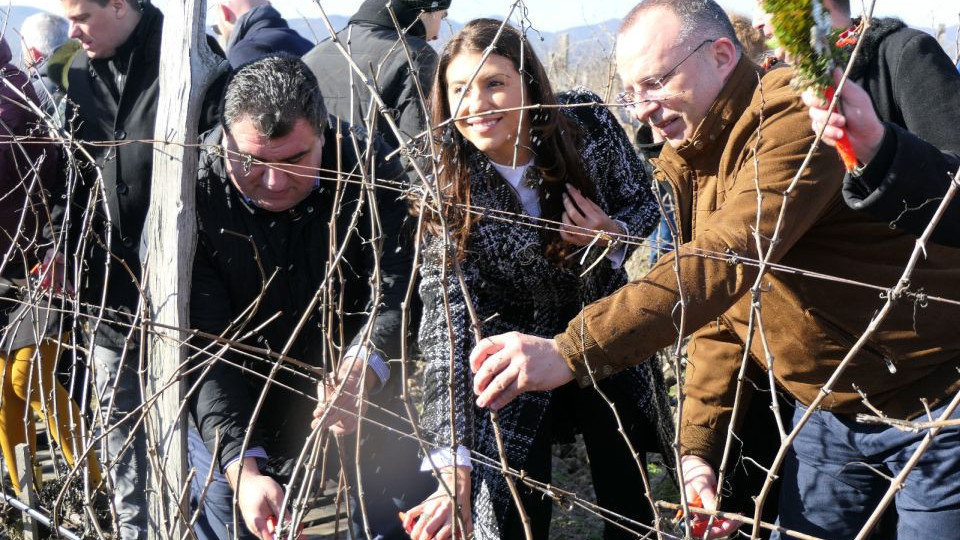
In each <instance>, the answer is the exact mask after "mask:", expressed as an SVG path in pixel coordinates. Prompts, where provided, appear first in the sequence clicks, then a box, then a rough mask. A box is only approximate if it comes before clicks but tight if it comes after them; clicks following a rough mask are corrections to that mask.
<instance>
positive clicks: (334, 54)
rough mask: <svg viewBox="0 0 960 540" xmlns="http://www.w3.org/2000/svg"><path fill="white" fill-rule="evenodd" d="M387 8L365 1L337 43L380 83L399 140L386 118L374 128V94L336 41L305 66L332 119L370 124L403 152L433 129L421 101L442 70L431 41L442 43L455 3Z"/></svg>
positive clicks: (397, 2)
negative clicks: (443, 28) (406, 145)
mask: <svg viewBox="0 0 960 540" xmlns="http://www.w3.org/2000/svg"><path fill="white" fill-rule="evenodd" d="M387 4H388V2H385V1H384V0H365V1H364V3H363V4H361V6H360V9H358V10H357V12H356V13H355V14H354V15H353V16H352V17H351V18H350V24H349V25H348V26H347V27H346V28H344V29H343V30H341V31H340V32H338V33H337V38H338V39H339V41H340V43H341V44H342V45H343V46H344V47H347V48H348V49H349V53H350V56H351V58H352V59H353V61H354V62H355V63H356V64H357V65H358V66H359V67H360V69H361V70H363V72H364V76H365V77H367V78H369V79H371V80H375V81H376V88H377V89H378V92H379V94H380V97H381V98H382V99H383V103H384V105H385V106H386V108H387V110H389V111H390V114H391V115H392V116H393V119H394V121H395V122H396V124H397V127H398V128H399V130H400V134H399V135H400V136H399V137H398V135H397V133H395V132H394V131H393V130H392V129H390V126H389V125H388V124H387V122H386V120H384V119H383V118H382V117H377V118H376V119H375V120H374V123H372V124H370V123H369V122H370V119H369V117H368V114H369V112H370V106H371V103H370V91H369V90H368V89H367V87H366V86H364V84H363V79H362V78H361V77H360V76H359V75H358V74H357V73H356V72H355V71H353V69H352V67H351V65H350V63H348V62H347V60H346V58H345V57H344V55H343V53H342V52H341V50H340V48H339V47H338V46H337V44H336V43H335V42H334V41H333V40H326V41H322V42H320V43H319V44H317V46H316V47H314V48H313V49H312V50H311V51H310V52H309V53H307V54H306V55H304V57H303V61H304V62H306V63H307V65H308V66H310V69H311V70H313V73H314V75H316V76H317V80H319V81H320V91H321V92H323V97H324V100H325V101H326V103H327V108H328V110H329V111H330V113H331V114H333V115H335V116H339V117H340V118H342V119H343V120H346V121H347V122H350V123H351V124H353V125H366V126H367V127H368V128H370V130H371V131H374V132H376V133H378V134H380V135H381V136H382V137H383V138H384V140H385V141H386V142H387V144H389V145H390V146H391V147H393V148H399V147H400V145H401V142H403V143H407V142H409V141H410V140H411V138H414V137H416V136H417V135H419V134H420V133H422V132H423V130H424V129H425V127H426V125H427V122H426V119H427V111H426V109H425V107H426V105H425V104H424V103H423V100H422V99H421V97H426V96H428V95H429V93H430V86H431V85H432V84H433V74H434V71H435V70H436V67H437V53H436V51H434V50H433V47H431V46H430V44H429V43H428V42H429V41H431V40H434V39H436V38H437V36H438V34H439V32H440V22H441V20H442V19H443V18H444V17H446V15H447V9H448V8H449V7H450V0H434V1H428V0H390V2H389V6H390V9H387ZM391 10H392V11H393V15H394V16H395V17H396V19H397V23H399V28H400V29H402V30H405V32H404V33H402V34H403V42H404V44H405V45H406V47H403V46H401V42H400V38H401V31H400V30H398V27H397V24H395V23H394V22H393V17H392V16H391V13H390V12H391ZM405 48H406V49H407V50H409V54H410V58H409V60H408V58H407V52H406V51H405V50H404V49H405ZM373 106H374V108H376V107H377V105H376V104H374V105H373ZM420 140H422V139H420Z"/></svg>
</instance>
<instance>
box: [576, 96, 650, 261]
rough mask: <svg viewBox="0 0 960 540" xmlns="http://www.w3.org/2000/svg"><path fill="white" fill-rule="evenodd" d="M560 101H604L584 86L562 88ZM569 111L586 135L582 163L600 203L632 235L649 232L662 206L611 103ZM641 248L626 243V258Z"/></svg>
mask: <svg viewBox="0 0 960 540" xmlns="http://www.w3.org/2000/svg"><path fill="white" fill-rule="evenodd" d="M557 101H559V102H560V103H561V104H564V105H571V104H583V103H602V100H601V99H600V96H598V95H596V94H594V93H593V92H590V91H588V90H584V89H574V90H571V91H568V92H562V93H560V94H558V95H557ZM567 112H568V114H569V116H570V117H572V118H573V120H574V121H575V122H577V124H578V125H579V126H580V129H581V130H582V131H583V134H584V142H583V144H584V147H583V149H582V152H581V153H582V156H583V165H584V167H585V168H586V169H587V174H588V175H589V176H590V177H591V178H593V179H594V182H595V185H596V191H597V194H596V196H597V199H598V200H597V203H598V204H599V205H600V207H601V208H603V209H604V210H605V211H606V212H607V215H609V216H610V217H611V218H613V219H615V220H617V221H619V222H621V223H623V224H624V226H625V227H626V229H627V230H626V231H625V232H626V233H627V235H628V236H630V237H634V238H636V237H646V236H647V235H649V234H650V233H651V232H652V231H653V227H654V226H655V225H656V224H657V221H658V220H659V218H660V210H659V207H658V205H657V201H656V199H655V198H654V196H653V193H652V192H651V182H650V179H649V177H648V176H647V172H646V169H645V168H644V167H643V163H642V162H641V161H640V156H639V155H638V154H637V152H636V150H634V148H633V145H632V144H631V143H630V140H629V139H628V138H627V134H626V132H624V130H623V127H622V126H621V125H620V123H619V122H618V121H617V119H616V117H614V115H613V113H611V112H610V110H609V109H608V108H606V107H602V106H596V107H571V108H569V109H567ZM636 247H637V244H636V243H635V242H631V243H629V244H628V245H627V253H626V257H625V258H624V259H625V260H626V258H629V257H630V254H631V253H632V252H633V250H634V249H635V248H636Z"/></svg>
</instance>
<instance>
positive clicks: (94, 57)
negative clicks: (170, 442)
mask: <svg viewBox="0 0 960 540" xmlns="http://www.w3.org/2000/svg"><path fill="white" fill-rule="evenodd" d="M61 7H62V8H63V11H64V15H65V16H66V18H67V20H69V21H70V23H71V27H70V34H69V35H70V37H71V38H73V39H76V40H79V42H80V46H81V49H82V51H83V53H78V54H76V55H74V56H73V57H72V61H71V63H70V65H69V68H68V71H67V73H66V77H65V83H66V88H65V89H64V92H65V95H66V99H67V100H68V102H69V103H68V104H67V106H66V114H65V117H66V119H67V120H68V121H69V126H68V128H69V129H70V130H71V132H72V134H73V136H74V139H75V141H76V143H77V144H78V148H77V151H75V152H73V153H72V154H71V155H67V156H65V157H66V158H67V160H66V161H65V162H64V163H63V164H62V165H61V170H62V171H63V173H64V174H66V175H67V180H66V181H65V182H64V184H63V186H64V189H65V190H66V192H65V193H63V194H62V195H59V196H56V197H55V200H56V201H58V202H57V206H56V207H55V208H54V210H53V217H54V220H55V222H56V223H57V224H59V225H60V226H62V227H63V228H65V229H66V230H67V234H68V238H69V240H70V246H71V247H70V250H69V251H68V252H67V253H69V254H73V255H72V256H69V257H68V261H67V266H68V273H70V275H72V276H73V278H74V279H73V282H74V284H75V285H76V288H77V294H78V299H79V301H80V303H81V308H80V314H81V319H80V320H79V321H78V324H79V325H80V327H81V328H83V331H84V334H85V336H84V337H85V339H86V340H88V342H89V347H90V363H91V369H92V371H93V379H94V383H95V385H96V389H95V390H96V392H97V398H98V402H99V405H100V408H101V409H100V417H99V418H98V422H99V423H100V424H102V425H103V426H104V428H105V429H106V428H107V427H109V431H108V432H107V434H106V436H105V441H104V446H105V448H104V452H105V454H106V458H107V459H105V460H104V461H105V462H106V463H111V464H112V467H111V468H110V470H109V474H110V476H111V478H112V480H113V486H114V493H113V496H114V497H113V502H114V505H115V508H116V516H117V521H118V523H117V531H116V532H117V537H118V538H120V539H122V540H131V539H139V538H143V537H145V535H146V524H147V508H146V485H145V474H144V471H145V470H146V468H147V459H146V442H145V440H144V430H143V429H142V428H139V429H136V430H134V429H135V428H136V427H137V426H138V424H137V422H132V421H129V418H127V415H128V414H132V415H133V417H134V418H139V408H140V406H141V405H142V404H143V402H144V400H143V396H142V395H141V392H140V389H141V387H142V385H141V381H140V375H139V373H140V371H139V367H140V366H139V364H140V354H139V352H138V350H139V340H138V336H139V334H140V332H138V331H137V330H136V328H137V326H138V324H139V323H140V322H141V321H140V320H139V317H138V314H139V312H140V309H139V308H140V306H141V301H142V299H141V295H140V285H139V284H140V282H141V278H142V269H141V262H140V251H141V234H142V233H143V229H144V225H145V219H146V216H147V210H148V207H149V204H150V190H151V186H152V183H153V182H152V179H153V152H154V149H153V144H152V142H151V141H152V140H153V139H154V125H155V120H156V115H157V101H158V96H159V92H160V80H159V70H160V42H161V31H162V29H163V15H162V14H161V13H160V11H159V10H158V9H157V8H156V7H154V6H153V5H152V4H150V3H149V2H147V1H144V0H61ZM208 43H209V44H210V45H211V47H212V48H213V49H214V50H215V51H219V46H217V45H216V42H215V41H214V40H208ZM210 93H211V95H214V94H216V93H217V92H216V90H215V89H212V90H211V92H210ZM207 103H209V101H208V102H207ZM215 117H216V109H215V108H213V107H210V106H206V107H204V108H203V110H202V112H201V122H200V129H209V127H210V126H211V125H212V124H213V120H214V118H215ZM105 143H106V144H105ZM88 157H89V159H88ZM90 159H92V162H91V161H90ZM101 188H102V191H101ZM125 419H126V420H127V421H124V420H125ZM128 439H129V440H128Z"/></svg>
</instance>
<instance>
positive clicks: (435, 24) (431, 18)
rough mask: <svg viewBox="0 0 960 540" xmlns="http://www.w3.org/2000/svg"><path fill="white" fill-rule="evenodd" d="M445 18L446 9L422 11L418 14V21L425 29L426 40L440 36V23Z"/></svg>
mask: <svg viewBox="0 0 960 540" xmlns="http://www.w3.org/2000/svg"><path fill="white" fill-rule="evenodd" d="M446 18H447V10H445V9H441V10H439V11H429V12H427V11H424V12H423V13H421V14H420V22H422V23H423V27H424V28H426V29H427V41H433V40H435V39H437V38H439V37H440V23H442V22H443V20H444V19H446Z"/></svg>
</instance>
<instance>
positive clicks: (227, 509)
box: [187, 427, 256, 540]
mask: <svg viewBox="0 0 960 540" xmlns="http://www.w3.org/2000/svg"><path fill="white" fill-rule="evenodd" d="M187 459H188V467H190V468H192V469H195V470H196V473H195V474H194V477H193V480H191V481H190V510H191V512H192V511H194V510H196V509H197V507H198V506H199V502H200V501H199V499H200V495H201V494H203V511H202V512H200V515H199V516H198V517H197V522H196V523H195V524H194V525H193V533H194V534H196V535H197V540H227V539H230V540H233V539H235V538H236V539H237V540H255V539H256V536H254V535H253V534H251V533H250V531H248V530H247V527H246V525H244V523H243V516H242V515H240V510H237V527H236V529H234V526H233V490H232V489H230V484H229V483H227V478H226V477H225V476H223V474H222V473H221V472H220V467H217V466H215V467H214V469H213V478H212V479H211V482H210V485H209V486H207V492H206V493H203V484H204V483H205V482H206V480H207V475H208V474H209V472H210V465H211V463H213V456H212V455H210V451H209V450H207V447H206V446H204V444H203V438H202V437H200V434H199V433H197V430H196V429H195V428H193V427H191V428H190V429H188V430H187ZM234 531H236V534H234Z"/></svg>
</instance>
